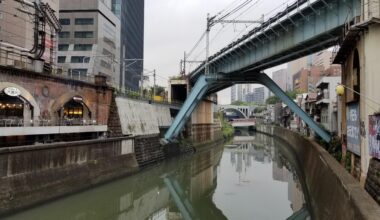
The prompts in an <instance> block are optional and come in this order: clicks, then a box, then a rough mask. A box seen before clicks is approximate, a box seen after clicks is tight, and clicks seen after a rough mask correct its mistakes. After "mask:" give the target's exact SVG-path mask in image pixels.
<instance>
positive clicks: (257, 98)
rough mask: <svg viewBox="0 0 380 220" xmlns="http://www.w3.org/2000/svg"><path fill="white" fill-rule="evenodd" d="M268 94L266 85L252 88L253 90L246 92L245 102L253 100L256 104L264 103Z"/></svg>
mask: <svg viewBox="0 0 380 220" xmlns="http://www.w3.org/2000/svg"><path fill="white" fill-rule="evenodd" d="M268 96H269V90H268V89H267V88H266V87H258V88H254V89H253V92H251V93H248V94H246V96H245V97H246V98H245V99H246V101H247V102H254V103H256V104H258V105H264V104H265V100H266V99H267V98H268Z"/></svg>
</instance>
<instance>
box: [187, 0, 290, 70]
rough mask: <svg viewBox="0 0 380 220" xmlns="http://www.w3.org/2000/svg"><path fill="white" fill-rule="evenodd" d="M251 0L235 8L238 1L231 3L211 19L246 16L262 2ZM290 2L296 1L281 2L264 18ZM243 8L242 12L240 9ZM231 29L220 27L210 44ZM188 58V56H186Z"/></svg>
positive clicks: (197, 55) (224, 26) (265, 14)
mask: <svg viewBox="0 0 380 220" xmlns="http://www.w3.org/2000/svg"><path fill="white" fill-rule="evenodd" d="M252 1H253V0H245V1H244V2H242V3H240V4H238V5H237V6H236V4H237V3H238V1H234V2H233V3H231V4H230V7H229V8H231V9H226V8H227V7H228V6H227V7H226V8H225V9H224V10H222V11H221V12H219V13H218V14H217V15H216V16H214V17H212V18H213V19H215V20H216V21H219V19H225V18H228V17H230V16H232V15H233V14H236V13H238V12H240V13H239V14H238V15H237V16H235V17H234V18H233V19H232V20H236V19H237V18H239V17H241V16H243V15H245V14H247V13H248V12H249V11H250V10H251V9H252V8H253V7H254V6H255V5H256V6H257V5H258V4H259V3H260V2H262V1H261V0H257V1H255V2H252ZM291 1H294V2H296V0H287V1H285V2H282V3H281V4H280V5H278V6H275V7H274V8H273V9H271V10H268V11H267V12H265V13H263V15H264V17H267V16H268V15H271V14H272V13H274V12H276V11H278V10H279V9H280V8H282V7H284V6H286V5H287V4H288V3H289V2H291ZM234 4H235V5H234ZM232 6H233V7H232ZM243 8H245V9H244V10H243V11H242V9H243ZM223 12H226V13H224V14H222V13H223ZM252 25H254V24H249V25H246V26H245V28H244V29H243V30H241V31H240V32H239V33H238V34H237V35H236V36H235V37H234V38H233V40H232V42H234V41H235V40H236V39H237V38H239V36H242V35H243V33H244V32H248V31H250V30H251V28H250V27H251V26H252ZM230 27H232V25H230V23H229V24H226V25H222V27H221V28H220V29H219V30H218V31H217V33H216V34H215V35H214V36H213V38H212V39H211V41H210V44H211V43H213V41H214V40H215V39H216V38H217V37H218V36H219V35H221V34H222V32H224V31H226V30H227V29H228V28H230ZM196 49H197V48H196ZM196 49H193V52H192V54H193V53H194V51H196ZM200 49H201V50H200V51H199V53H198V54H196V55H195V56H194V57H192V59H193V60H197V59H198V58H199V56H201V55H202V54H204V53H205V48H204V47H202V48H200ZM188 57H190V56H188ZM202 65H203V64H202ZM192 67H193V65H192V64H190V68H189V69H192Z"/></svg>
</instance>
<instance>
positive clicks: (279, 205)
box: [5, 134, 309, 220]
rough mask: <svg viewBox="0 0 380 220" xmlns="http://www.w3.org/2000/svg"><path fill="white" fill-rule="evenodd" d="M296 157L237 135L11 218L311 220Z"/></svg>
mask: <svg viewBox="0 0 380 220" xmlns="http://www.w3.org/2000/svg"><path fill="white" fill-rule="evenodd" d="M291 155H292V154H291V153H289V148H288V147H287V146H286V144H284V143H281V142H280V141H276V140H274V139H273V138H271V137H268V136H265V135H263V134H251V135H248V136H235V137H234V139H233V140H232V141H231V142H229V143H224V144H219V145H217V146H213V147H211V146H210V147H206V148H203V149H200V150H198V152H197V153H196V154H195V155H188V156H182V157H178V158H175V159H171V160H168V161H165V162H163V163H161V164H159V165H157V166H155V167H151V168H148V169H145V170H144V171H142V172H140V173H138V174H136V175H133V176H129V177H126V178H124V179H120V180H117V181H113V182H110V183H107V184H103V185H101V186H98V187H95V188H92V189H89V190H86V191H83V192H80V193H77V194H73V195H70V196H67V197H64V198H61V199H57V200H54V201H50V202H48V203H45V204H43V205H39V206H36V207H33V208H30V209H28V210H25V211H22V212H19V213H16V214H14V215H12V216H8V217H6V218H5V219H8V220H16V219H17V220H48V219H49V220H53V219H54V220H71V219H73V220H105V219H115V220H126V219H152V220H153V219H154V220H156V219H162V220H166V219H170V220H174V219H175V220H177V219H207V220H210V219H239V220H245V219H247V220H248V219H270V220H273V219H287V218H289V217H290V218H293V219H295V218H296V217H298V218H297V219H308V218H309V217H308V213H309V211H308V209H307V207H308V205H307V203H306V202H305V201H307V199H305V198H307V196H306V194H304V193H303V190H302V189H303V188H304V187H303V185H304V184H303V181H302V179H300V178H299V176H298V175H297V172H296V171H297V170H298V167H297V166H296V163H295V162H294V161H296V160H295V159H294V158H291V157H292V156H291Z"/></svg>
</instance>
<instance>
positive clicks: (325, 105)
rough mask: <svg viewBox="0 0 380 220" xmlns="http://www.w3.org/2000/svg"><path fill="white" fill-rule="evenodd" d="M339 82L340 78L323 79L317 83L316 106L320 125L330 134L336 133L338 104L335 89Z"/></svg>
mask: <svg viewBox="0 0 380 220" xmlns="http://www.w3.org/2000/svg"><path fill="white" fill-rule="evenodd" d="M340 82H341V78H340V77H323V78H322V79H321V80H320V81H319V82H318V83H317V89H318V96H317V102H316V106H317V109H319V110H320V120H321V124H322V125H323V126H324V127H325V128H326V129H327V130H329V131H330V132H338V104H337V94H336V91H335V88H336V86H337V85H338V84H339V83H340Z"/></svg>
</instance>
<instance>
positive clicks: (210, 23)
mask: <svg viewBox="0 0 380 220" xmlns="http://www.w3.org/2000/svg"><path fill="white" fill-rule="evenodd" d="M215 18H216V16H213V17H210V14H207V26H206V62H205V75H208V74H209V73H210V69H209V56H210V31H211V27H212V26H214V25H215V24H217V23H221V24H223V23H233V24H244V23H251V24H254V23H256V24H262V23H264V15H263V16H262V17H261V19H260V20H254V21H249V20H222V19H219V20H218V19H217V20H215Z"/></svg>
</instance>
